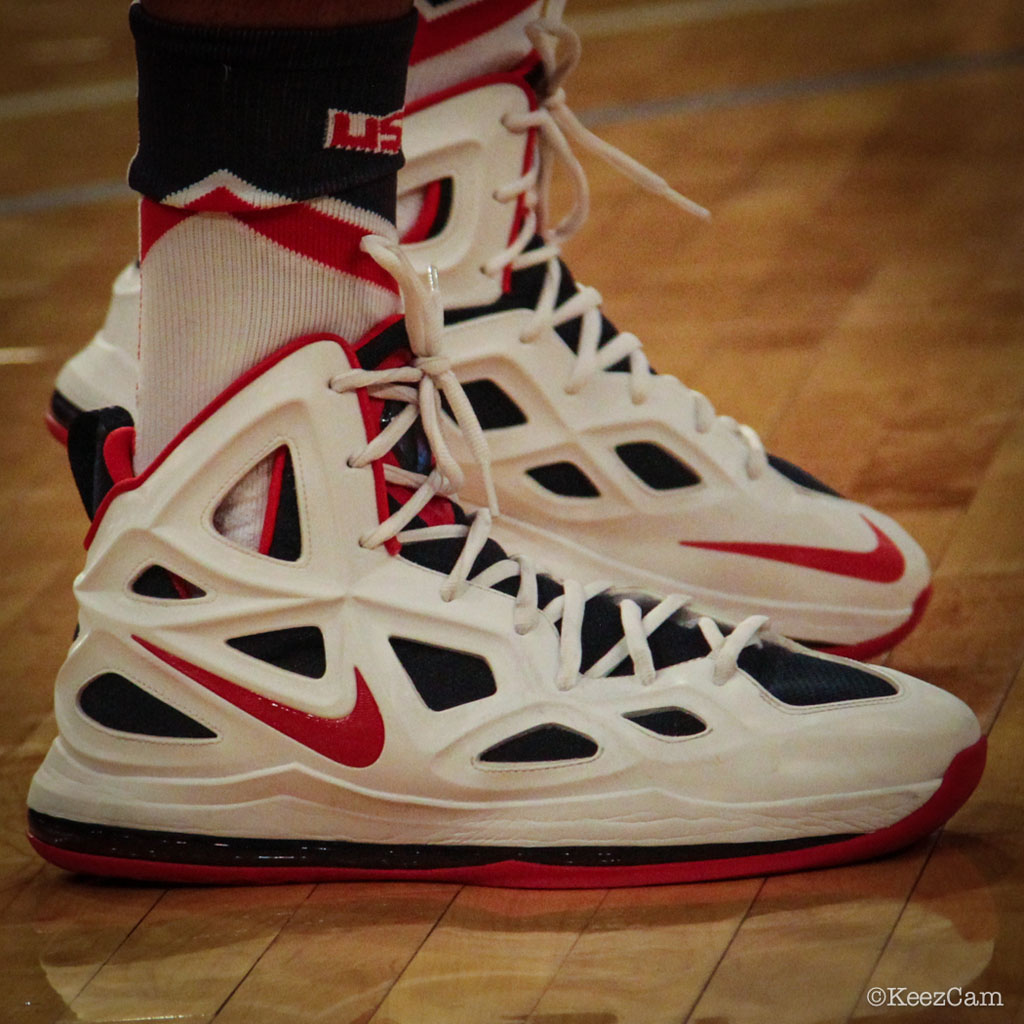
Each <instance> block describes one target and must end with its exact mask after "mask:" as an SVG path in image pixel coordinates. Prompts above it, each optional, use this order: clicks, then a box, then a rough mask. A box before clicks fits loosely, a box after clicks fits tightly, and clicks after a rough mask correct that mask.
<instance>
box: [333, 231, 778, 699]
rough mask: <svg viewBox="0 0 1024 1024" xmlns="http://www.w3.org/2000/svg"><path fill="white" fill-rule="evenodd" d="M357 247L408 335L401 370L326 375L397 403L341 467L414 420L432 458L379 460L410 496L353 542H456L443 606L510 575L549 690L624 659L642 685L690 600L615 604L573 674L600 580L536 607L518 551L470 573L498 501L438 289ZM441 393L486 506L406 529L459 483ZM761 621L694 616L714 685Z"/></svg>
mask: <svg viewBox="0 0 1024 1024" xmlns="http://www.w3.org/2000/svg"><path fill="white" fill-rule="evenodd" d="M362 248H363V250H364V251H365V252H366V253H368V254H369V255H370V256H371V257H372V258H373V259H374V260H375V261H376V262H377V263H378V264H379V265H380V266H381V267H382V268H383V269H385V270H386V271H388V273H390V274H391V275H392V276H393V277H394V278H395V280H396V281H397V282H398V284H399V288H400V289H401V293H402V297H403V300H404V303H405V317H406V329H407V331H408V335H409V347H410V349H411V350H412V353H413V359H412V362H411V363H410V364H409V365H407V366H400V367H394V368H392V369H385V370H365V369H360V368H353V369H351V370H346V371H344V372H343V373H339V374H336V375H335V376H334V377H332V378H331V380H330V382H329V386H330V388H331V389H332V390H333V391H335V392H337V393H338V394H345V393H346V392H349V391H354V390H356V389H359V388H366V389H367V391H368V392H369V393H370V394H371V395H372V396H373V397H375V398H378V399H381V400H385V401H395V402H399V403H404V405H405V407H404V409H402V411H401V412H399V413H398V414H397V415H396V416H394V417H393V418H392V419H391V421H390V422H389V423H388V424H387V426H385V427H384V428H383V429H382V430H381V431H380V433H379V434H378V435H377V436H376V437H375V438H373V440H371V441H370V442H369V443H368V444H367V445H366V446H365V447H364V448H363V449H362V451H360V452H358V453H357V454H355V455H352V456H351V457H350V458H349V460H348V462H349V465H351V466H354V467H365V466H368V465H369V464H370V463H371V462H373V461H375V460H376V459H379V458H381V457H382V456H383V455H385V454H386V453H387V452H389V451H390V450H391V449H392V448H393V447H394V446H395V445H396V444H397V443H398V442H399V441H400V440H401V438H402V437H403V436H404V435H405V433H406V432H407V431H408V430H409V429H410V428H411V427H412V426H413V424H414V423H415V422H416V420H417V418H419V419H420V421H421V423H422V426H423V432H424V434H425V435H426V438H427V442H428V444H429V445H430V448H431V450H432V453H433V456H434V468H433V469H432V470H431V471H430V473H429V474H426V475H424V474H421V473H415V472H412V471H410V470H406V469H403V468H401V467H399V466H394V465H390V464H385V465H384V467H383V470H384V478H385V480H386V481H387V482H388V483H391V484H395V485H398V486H400V487H404V488H407V489H410V490H413V492H414V493H413V494H412V496H411V497H410V498H409V500H408V501H406V502H405V503H404V504H403V505H402V506H401V507H400V508H399V509H397V510H396V511H395V512H394V513H392V514H391V515H390V516H388V518H387V519H385V520H384V521H383V522H381V523H380V524H379V525H378V526H377V527H375V528H374V529H373V530H371V531H370V532H369V533H367V534H365V535H364V536H362V537H361V538H360V540H359V543H360V544H361V545H362V546H363V547H366V548H376V547H378V546H380V545H381V544H384V543H385V542H386V541H388V540H390V539H392V538H395V539H397V540H398V542H399V543H400V544H417V543H422V542H424V541H437V540H446V539H451V538H457V539H458V538H461V539H462V540H463V545H462V549H461V551H460V553H459V555H458V557H457V559H456V560H455V563H454V565H453V566H452V568H451V570H450V572H449V573H448V577H447V579H446V580H445V581H444V583H443V584H442V585H441V596H442V598H443V599H444V600H445V601H454V600H457V599H458V598H459V597H460V596H461V595H462V594H464V593H466V591H467V590H468V589H469V588H470V587H471V586H478V587H485V588H490V587H493V586H495V585H496V584H499V583H501V582H503V581H505V580H509V579H514V578H518V581H519V584H518V588H517V591H516V595H515V602H514V606H513V608H514V610H513V626H514V628H515V631H516V632H517V633H518V634H520V635H522V634H525V633H528V632H530V631H531V630H532V629H534V628H536V626H537V625H538V624H539V623H540V621H541V619H542V618H543V619H546V620H547V621H549V622H550V623H551V624H552V625H554V626H555V628H556V629H557V630H558V633H559V667H558V673H557V678H556V685H557V686H558V688H559V689H560V690H569V689H571V688H572V687H573V686H575V685H576V684H577V683H578V682H579V681H580V679H581V677H582V678H591V679H595V678H601V677H603V676H607V675H608V674H609V673H611V672H612V670H613V669H615V668H616V666H618V665H619V663H620V662H622V660H623V659H624V658H626V657H627V656H628V657H630V658H632V660H633V666H634V669H635V674H636V675H637V677H639V679H640V681H641V683H643V684H644V685H650V684H651V683H653V682H654V680H655V677H656V675H657V670H656V669H655V665H654V658H653V655H652V654H651V648H650V644H649V643H648V638H649V637H650V635H651V634H652V633H653V632H654V631H655V630H656V629H657V628H658V627H659V626H661V625H662V624H663V623H664V622H666V621H667V620H668V619H669V618H671V617H672V616H673V615H675V614H676V613H677V612H679V611H680V610H681V609H682V608H684V607H685V605H686V604H687V603H688V601H689V598H686V597H684V596H682V595H674V596H671V597H665V598H662V599H661V600H660V601H659V602H658V603H657V604H656V605H654V606H653V607H652V608H651V609H650V610H649V611H648V612H647V613H646V614H645V613H643V612H642V610H641V608H640V606H639V604H638V603H637V602H636V601H633V600H630V599H625V600H622V601H621V602H620V603H619V605H618V607H619V611H620V616H621V623H622V638H621V639H620V640H619V641H618V642H617V643H616V644H615V645H614V646H612V647H611V648H610V649H609V650H608V651H606V652H605V654H603V655H602V656H601V657H600V658H599V659H598V660H597V661H596V662H595V663H594V664H593V665H591V666H590V667H589V668H588V669H587V670H586V672H582V673H581V671H580V668H581V663H582V658H583V641H582V626H583V618H584V614H585V609H586V603H587V601H588V600H589V599H590V598H591V597H594V596H595V595H597V594H599V593H602V592H603V591H605V590H606V589H607V587H606V585H605V584H602V583H592V584H589V585H587V586H584V585H583V584H581V583H579V582H577V581H575V580H567V581H565V582H564V583H563V584H562V586H563V591H562V593H561V594H560V595H559V596H557V597H556V598H554V599H553V600H552V601H550V602H548V603H547V604H546V605H545V606H544V607H543V608H541V607H540V606H539V604H538V589H537V570H536V569H535V568H534V566H533V563H532V561H531V560H530V559H529V558H527V557H525V556H523V555H515V556H506V557H505V558H504V559H502V560H500V561H498V562H495V563H494V564H492V565H490V566H488V567H487V568H486V569H484V570H483V571H481V572H479V573H477V574H476V575H473V576H471V575H470V573H471V572H472V568H473V565H474V564H475V562H476V560H477V556H478V555H479V554H480V553H481V551H483V549H484V545H485V544H486V543H487V540H488V538H489V536H490V531H491V522H492V517H493V516H495V515H497V514H498V503H497V499H496V497H495V493H494V488H493V484H492V481H491V479H490V463H489V458H488V453H487V442H486V440H485V438H484V435H483V430H482V429H481V427H480V423H479V421H478V420H477V418H476V414H475V413H474V412H473V407H472V405H470V402H469V399H468V398H467V397H466V394H465V392H464V391H463V390H462V385H461V384H460V383H459V381H458V379H457V378H456V376H455V374H454V372H453V371H452V368H451V364H450V363H449V361H448V359H447V358H446V357H445V356H444V355H442V354H441V338H442V333H443V329H444V311H443V307H442V305H441V299H440V293H439V291H438V287H437V274H436V272H435V271H433V269H431V272H430V274H429V275H428V282H429V283H428V284H425V283H424V281H423V280H422V279H421V278H420V276H419V275H418V274H417V273H416V270H415V269H414V268H413V266H412V264H411V263H410V262H409V259H408V257H407V256H406V255H405V254H404V253H403V252H402V251H401V249H400V248H399V246H398V244H397V243H395V242H393V241H391V240H389V239H386V238H381V237H378V236H373V235H371V236H367V237H366V238H364V239H363V242H362ZM441 395H444V397H445V398H446V399H447V400H448V403H449V406H450V408H451V409H452V412H453V413H454V414H455V419H456V422H457V423H458V426H459V428H460V430H461V431H462V434H463V436H464V437H465V439H466V441H467V443H468V444H469V446H470V449H471V450H472V452H473V454H474V456H475V457H476V458H477V460H478V462H479V464H480V467H481V471H482V474H483V477H484V479H485V484H486V490H487V500H488V507H487V508H481V509H478V510H477V511H476V512H475V513H474V514H473V516H472V518H471V520H470V522H469V524H468V525H466V524H460V523H456V524H452V525H443V526H424V527H415V528H412V529H409V528H408V527H409V524H410V523H411V522H412V520H413V519H414V518H415V517H416V516H417V515H418V514H419V513H420V512H421V511H422V510H423V508H424V507H425V506H426V505H427V504H428V503H429V502H430V501H431V500H432V499H433V498H435V497H437V496H438V495H444V496H449V495H452V494H454V493H455V492H456V491H457V490H458V489H459V487H460V485H461V483H462V479H463V474H462V471H461V469H460V468H459V465H458V462H457V461H456V460H455V457H454V456H453V455H452V451H451V449H450V447H449V446H448V441H447V439H446V437H445V427H444V420H443V418H442V416H441ZM766 623H767V619H765V618H764V617H763V616H752V617H750V618H748V619H746V620H744V621H743V622H742V623H740V624H739V625H738V626H737V627H736V628H735V629H734V630H733V631H732V632H731V633H730V634H729V636H728V637H726V636H723V634H722V632H721V630H720V629H719V628H718V626H717V625H716V624H715V622H714V621H713V620H712V619H708V618H701V619H700V620H699V626H700V629H701V631H702V633H703V634H704V637H705V639H706V640H707V642H708V646H709V647H710V648H711V654H710V657H712V658H713V659H714V672H713V678H714V680H715V682H716V683H719V684H722V683H724V682H725V681H726V680H727V679H729V677H730V676H731V675H732V674H733V673H734V672H735V671H736V662H737V659H738V658H739V655H740V653H741V652H742V650H743V648H744V647H746V646H747V644H749V643H751V642H752V641H753V640H754V638H755V637H756V636H757V635H758V633H760V631H761V630H762V628H763V627H764V626H765V624H766Z"/></svg>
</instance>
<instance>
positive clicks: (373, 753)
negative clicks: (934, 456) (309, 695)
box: [132, 636, 384, 768]
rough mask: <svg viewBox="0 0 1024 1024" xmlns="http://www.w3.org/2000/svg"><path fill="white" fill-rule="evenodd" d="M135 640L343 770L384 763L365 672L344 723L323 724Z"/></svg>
mask: <svg viewBox="0 0 1024 1024" xmlns="http://www.w3.org/2000/svg"><path fill="white" fill-rule="evenodd" d="M132 639H133V640H134V641H135V642H136V643H138V644H141V645H142V646H143V647H145V649H146V650H147V651H149V653H150V654H152V655H154V656H155V657H157V658H159V659H160V660H161V661H162V662H164V663H165V664H167V665H170V666H171V668H174V669H177V670H178V671H179V672H181V673H182V674H183V675H186V676H188V677H189V679H191V680H192V681H193V682H196V683H198V684H199V685H200V686H202V687H204V688H205V689H207V690H209V691H210V692H211V693H215V694H217V696H218V697H222V698H223V699H224V700H226V701H227V702H228V703H229V704H233V705H234V706H235V707H236V708H238V709H239V710H241V711H244V712H245V713H246V714H247V715H252V717H253V718H255V719H258V720H259V721H260V722H263V723H264V724H265V725H269V726H270V727H271V728H272V729H276V730H277V731H278V732H280V733H283V734H284V735H285V736H288V737H290V738H291V739H293V740H297V741H298V742H299V743H301V744H302V745H303V746H306V747H309V749H310V750H315V751H316V752H317V753H318V754H322V755H323V756H324V757H328V758H330V759H331V760H332V761H335V762H336V763H337V764H343V765H345V766H346V767H348V768H366V767H368V766H369V765H371V764H373V763H374V762H375V761H376V760H377V758H378V757H380V754H381V751H382V750H383V749H384V719H383V718H382V717H381V713H380V708H379V707H378V706H377V701H376V700H374V697H373V694H372V693H371V692H370V688H369V687H368V686H367V685H366V680H365V679H363V676H362V673H360V671H359V669H356V670H355V672H356V704H355V707H354V708H353V709H352V710H351V711H350V712H349V713H348V714H347V715H346V716H345V717H344V718H323V717H321V716H320V715H314V714H311V713H310V712H308V711H301V710H299V709H298V708H293V707H291V706H289V705H288V704H281V703H280V702H279V701H276V700H271V699H270V698H269V697H263V696H261V695H260V694H258V693H253V692H252V690H247V689H246V688H245V687H244V686H239V685H238V684H237V683H232V682H230V681H229V680H227V679H223V678H222V677H221V676H217V675H214V674H213V673H212V672H208V671H207V670H206V669H204V668H200V667H199V666H198V665H193V664H192V663H191V662H188V661H185V660H184V659H183V658H179V657H178V656H177V655H175V654H171V653H170V652H169V651H164V650H161V649H160V648H159V647H156V646H154V645H153V644H151V643H148V642H147V641H145V640H143V639H142V638H141V637H138V636H133V637H132Z"/></svg>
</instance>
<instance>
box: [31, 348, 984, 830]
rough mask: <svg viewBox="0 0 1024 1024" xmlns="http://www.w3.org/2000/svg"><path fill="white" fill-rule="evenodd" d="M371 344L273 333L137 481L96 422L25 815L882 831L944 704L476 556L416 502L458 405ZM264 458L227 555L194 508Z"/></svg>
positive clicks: (970, 729)
mask: <svg viewBox="0 0 1024 1024" xmlns="http://www.w3.org/2000/svg"><path fill="white" fill-rule="evenodd" d="M396 337H397V338H398V339H399V340H398V342H397V347H396V341H395V339H396ZM401 337H402V335H401V334H396V331H395V330H391V331H390V333H389V331H384V332H381V333H380V334H377V335H375V336H374V337H373V338H371V339H368V340H367V341H366V342H365V343H364V344H363V345H362V346H360V347H358V348H357V349H355V350H353V349H351V348H349V347H348V346H347V345H345V344H344V343H343V342H342V341H341V340H340V339H337V338H330V337H324V338H316V337H314V338H307V339H302V340H300V341H298V342H295V343H293V344H292V345H291V346H288V347H286V348H285V349H283V350H282V351H281V352H280V353H278V354H277V355H276V356H274V357H272V358H271V359H270V360H267V361H266V362H265V363H263V364H261V366H259V367H257V368H256V369H255V370H253V371H252V372H251V373H250V374H247V375H246V377H245V378H243V380H242V381H240V382H239V383H238V384H237V385H236V386H234V387H233V388H231V389H229V390H228V392H226V393H225V395H224V396H222V398H221V399H220V400H218V401H217V402H215V403H213V404H212V405H211V406H210V407H209V408H208V409H207V410H206V412H204V413H203V414H201V415H200V417H198V419H197V420H196V421H194V422H193V423H192V424H190V425H189V426H188V427H187V428H186V429H185V430H184V431H183V432H182V434H181V435H179V437H178V438H177V439H176V440H175V442H174V443H172V445H171V446H169V448H168V449H167V450H166V451H165V452H164V453H163V454H162V455H161V456H160V457H159V458H158V459H157V460H156V462H155V463H154V464H153V465H152V466H151V467H150V468H149V469H147V470H146V471H145V472H144V473H142V474H140V475H138V476H136V475H134V473H133V470H132V468H131V454H130V446H131V428H130V427H129V426H127V425H126V424H125V422H124V418H123V415H122V414H117V415H116V416H115V417H114V418H113V419H112V420H110V421H109V422H108V426H109V427H110V428H111V429H109V430H107V429H104V430H103V431H101V433H102V435H103V436H101V437H100V439H99V442H98V443H97V444H96V445H95V446H94V450H95V451H96V452H98V453H99V455H98V456H97V457H101V458H102V460H103V465H104V467H105V471H106V476H104V475H103V474H96V473H93V474H91V475H90V474H85V473H83V472H76V478H77V479H79V481H80V484H82V482H83V481H90V482H89V483H87V484H82V487H83V495H86V494H87V495H88V496H89V497H88V504H89V505H90V506H91V507H95V518H94V521H93V526H92V529H91V531H90V535H89V538H88V556H87V561H86V566H85V569H84V570H83V572H82V573H81V574H80V576H79V577H78V579H77V580H76V584H75V592H76V596H77V598H78V602H79V607H80V621H79V632H78V635H77V637H76V639H75V641H74V643H73V644H72V648H71V651H70V653H69V656H68V659H67V661H66V663H65V665H64V667H63V669H62V670H61V673H60V676H59V678H58V683H57V702H56V703H57V719H58V726H59V729H60V737H59V739H58V740H57V742H56V743H55V745H54V748H53V749H52V750H51V753H50V755H49V756H48V758H47V761H46V762H45V763H44V765H43V768H42V769H41V771H40V773H39V774H38V775H37V777H36V780H35V781H34V783H33V788H32V793H31V794H30V805H31V806H32V807H33V808H34V809H35V810H37V811H40V812H42V813H46V814H52V815H56V816H58V817H60V816H64V817H72V818H74V819H75V820H79V821H82V820H87V821H96V822H99V823H104V824H112V825H131V826H134V827H140V828H146V827H149V828H160V829H164V830H176V829H180V830H182V831H185V832H203V831H206V832H208V833H209V834H230V835H264V836H295V835H302V836H308V837H310V838H315V837H321V838H325V837H333V838H345V839H351V840H357V841H368V842H378V843H379V842H389V841H399V840H400V841H402V842H446V843H452V842H463V843H465V842H472V843H482V844H485V845H486V844H488V843H504V842H510V841H513V840H514V841H516V842H521V843H525V844H526V845H533V844H544V843H545V842H558V843H581V844H588V843H617V842H621V843H626V844H635V843H686V842H701V843H707V842H734V841H735V842H739V841H743V842H746V841H758V840H762V839H763V840H775V839H785V838H791V837H794V836H803V837H806V836H819V835H835V834H849V833H861V832H864V831H871V830H873V829H877V828H881V827H884V826H886V825H888V824H891V823H892V822H894V821H897V820H899V819H901V818H903V817H905V816H906V815H907V814H908V813H910V812H912V811H913V810H914V809H915V808H916V807H918V806H920V805H921V804H922V803H923V802H924V801H925V800H926V799H927V798H928V797H929V796H930V795H931V794H932V793H933V792H934V791H935V789H936V787H937V786H938V785H939V782H940V780H941V777H942V774H943V772H944V770H945V769H946V767H947V766H948V764H949V763H950V761H951V759H952V758H953V756H954V755H955V754H956V753H958V752H959V751H960V750H962V749H964V748H965V747H967V746H968V745H970V744H971V743H972V742H974V740H976V739H977V737H978V727H977V723H976V721H975V720H974V717H973V715H971V713H970V711H969V710H968V709H966V708H965V707H964V706H963V705H962V704H961V703H960V702H959V701H957V700H956V699H955V698H953V697H951V696H950V695H948V694H945V693H943V692H942V691H939V690H937V689H935V688H933V687H930V686H928V685H927V684H924V683H921V682H919V681H918V680H914V679H911V678H910V677H907V676H904V675H901V674H900V673H897V672H894V671H891V670H887V669H883V668H876V667H866V666H858V665H855V664H853V663H851V662H847V661H844V660H842V659H837V658H831V657H826V656H821V655H816V654H813V653H811V652H809V651H805V650H801V649H799V648H796V647H794V646H793V645H791V644H790V643H789V642H785V641H781V640H779V639H777V638H775V637H772V636H771V635H768V634H765V632H764V620H763V619H758V618H755V619H748V620H745V621H744V622H742V623H740V624H739V625H738V626H737V627H736V628H735V629H733V630H731V631H726V632H725V633H723V632H722V631H720V630H719V629H718V628H717V627H715V625H714V623H712V622H710V620H707V619H696V618H694V617H692V616H688V615H687V613H686V610H685V605H684V602H683V600H682V599H680V598H662V599H659V598H656V597H651V596H650V595H642V594H627V593H615V592H609V591H606V590H604V589H603V588H600V587H596V586H591V587H583V586H582V585H580V584H579V583H575V582H572V581H567V582H564V583H562V582H559V581H556V580H554V579H552V578H550V577H548V576H545V575H544V574H542V573H538V572H537V571H536V570H535V569H534V567H533V566H532V564H531V562H530V561H529V559H524V558H522V557H521V556H516V557H509V556H508V555H506V553H505V552H504V551H503V550H502V549H501V548H500V547H498V546H497V545H496V544H495V543H494V542H493V541H492V540H489V539H488V537H487V532H488V527H489V519H490V517H489V513H488V512H487V511H486V509H484V510H480V511H478V512H477V513H475V515H473V516H472V517H467V516H465V515H464V514H463V513H461V511H460V510H458V508H457V507H456V506H453V505H452V504H451V503H450V501H449V500H448V498H447V496H446V495H447V493H448V492H449V491H450V490H452V489H453V487H454V485H455V484H457V481H453V480H451V479H450V478H449V476H448V474H449V473H456V472H457V469H456V468H455V467H454V466H453V464H452V462H451V460H450V458H449V456H448V454H447V453H446V452H445V443H446V442H445V439H444V437H445V435H444V432H445V430H446V429H447V428H445V427H444V426H443V425H442V423H441V419H440V417H441V412H440V410H441V401H440V393H443V394H444V395H445V397H446V401H447V403H448V406H449V408H452V409H453V410H455V413H456V415H457V418H458V419H459V422H460V423H461V425H462V429H463V432H464V433H465V434H474V433H476V432H477V428H476V427H475V425H474V424H473V422H472V414H471V411H469V410H468V409H467V403H465V402H464V400H463V398H462V397H461V396H460V390H459V388H458V386H457V384H454V377H453V376H452V375H451V374H450V370H449V368H448V366H447V364H446V363H445V361H444V359H443V358H442V357H440V356H439V355H438V354H437V352H436V351H422V348H421V346H419V345H415V344H414V349H415V350H416V351H418V352H419V355H417V356H415V357H411V358H410V357H408V355H403V354H402V351H401ZM99 418H100V419H103V416H100V417H99ZM83 429H84V427H83ZM410 439H411V441H412V443H411V444H410V443H408V441H409V440H410ZM73 440H74V439H73ZM69 450H70V451H72V452H73V453H79V455H78V456H77V457H79V458H81V457H82V455H81V453H82V452H83V451H88V450H89V448H88V445H84V444H82V443H80V442H78V441H75V442H74V443H73V444H72V445H70V446H69ZM424 453H426V454H425V457H424ZM268 459H269V460H271V462H272V463H273V480H274V481H275V482H274V483H273V484H272V486H271V488H270V497H269V498H268V502H267V514H266V519H265V524H264V530H263V534H262V536H261V540H260V544H259V546H258V548H257V549H253V548H251V547H246V546H245V545H242V544H239V543H236V542H235V541H233V540H231V539H229V538H228V537H226V536H225V535H224V534H223V533H222V532H221V531H220V529H219V527H218V515H217V513H218V508H219V507H220V505H221V503H222V502H223V501H224V499H225V497H226V496H227V495H228V494H229V493H231V491H232V489H233V488H234V487H236V486H237V485H238V482H239V481H241V480H244V479H245V478H246V477H247V476H248V474H249V473H250V472H251V471H252V470H253V468H254V467H255V466H257V465H259V464H260V463H261V462H263V461H264V460H268ZM97 480H98V481H99V482H98V483H97V482H96V481H97Z"/></svg>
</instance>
